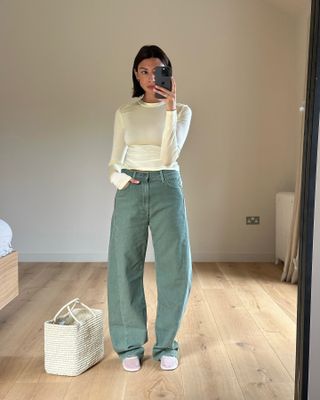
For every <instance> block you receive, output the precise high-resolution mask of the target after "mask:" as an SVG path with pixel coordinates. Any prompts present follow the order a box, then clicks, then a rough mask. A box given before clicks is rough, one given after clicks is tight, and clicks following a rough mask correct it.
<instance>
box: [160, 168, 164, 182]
mask: <svg viewBox="0 0 320 400" xmlns="http://www.w3.org/2000/svg"><path fill="white" fill-rule="evenodd" d="M160 176H161V181H162V183H163V182H164V176H163V171H162V169H160Z"/></svg>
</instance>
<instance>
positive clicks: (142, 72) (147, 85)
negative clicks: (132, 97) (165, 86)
mask: <svg viewBox="0 0 320 400" xmlns="http://www.w3.org/2000/svg"><path fill="white" fill-rule="evenodd" d="M157 66H162V67H163V66H165V64H163V62H162V61H161V60H160V59H159V58H153V57H152V58H145V59H144V60H142V61H141V62H140V63H139V65H138V71H136V70H134V73H135V76H136V78H137V79H138V81H139V83H140V86H141V87H142V89H143V90H144V91H145V93H148V94H150V95H154V94H155V92H154V91H153V88H154V86H155V75H154V73H155V67H157Z"/></svg>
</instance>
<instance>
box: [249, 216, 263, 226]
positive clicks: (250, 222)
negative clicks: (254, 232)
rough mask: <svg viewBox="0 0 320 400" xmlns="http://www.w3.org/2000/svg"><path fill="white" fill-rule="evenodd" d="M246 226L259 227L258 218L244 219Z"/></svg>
mask: <svg viewBox="0 0 320 400" xmlns="http://www.w3.org/2000/svg"><path fill="white" fill-rule="evenodd" d="M246 224H247V225H259V224H260V217H246Z"/></svg>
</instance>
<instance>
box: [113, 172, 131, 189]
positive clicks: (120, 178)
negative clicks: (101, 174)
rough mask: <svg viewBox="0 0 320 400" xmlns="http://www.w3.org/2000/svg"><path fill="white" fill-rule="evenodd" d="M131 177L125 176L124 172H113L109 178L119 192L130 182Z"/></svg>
mask: <svg viewBox="0 0 320 400" xmlns="http://www.w3.org/2000/svg"><path fill="white" fill-rule="evenodd" d="M131 178H132V176H130V175H128V174H125V173H124V172H113V173H112V174H111V177H110V181H111V183H113V184H114V185H115V187H116V188H117V189H119V190H121V189H123V188H124V186H126V184H127V183H128V182H129V181H130V179H131Z"/></svg>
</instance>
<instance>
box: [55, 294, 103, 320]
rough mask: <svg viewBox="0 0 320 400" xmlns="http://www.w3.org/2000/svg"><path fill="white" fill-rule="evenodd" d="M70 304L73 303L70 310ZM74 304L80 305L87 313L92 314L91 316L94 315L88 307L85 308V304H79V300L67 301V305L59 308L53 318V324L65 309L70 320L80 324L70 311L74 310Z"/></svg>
mask: <svg viewBox="0 0 320 400" xmlns="http://www.w3.org/2000/svg"><path fill="white" fill-rule="evenodd" d="M72 303H74V304H73V306H72V308H70V305H71V304H72ZM76 304H81V305H82V306H83V307H84V308H86V309H87V310H88V311H90V312H91V314H92V315H93V316H95V315H96V314H95V313H94V311H93V310H91V308H90V307H88V306H87V305H86V304H84V303H81V301H80V299H79V298H75V299H73V300H71V301H69V302H68V303H67V304H65V305H64V306H63V307H61V308H60V310H59V311H58V312H57V314H56V315H55V316H54V318H53V322H54V323H56V320H57V318H58V316H59V315H60V314H61V312H62V311H63V310H64V309H65V308H67V309H68V312H69V314H70V315H71V316H72V318H73V319H74V320H75V321H76V322H78V324H80V323H81V322H80V321H79V320H78V319H77V317H76V316H75V315H74V313H73V312H72V310H73V309H74V307H75V306H76Z"/></svg>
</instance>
